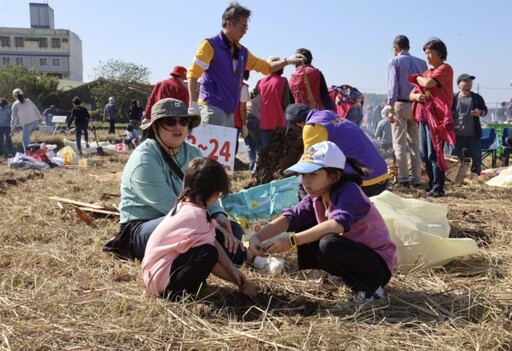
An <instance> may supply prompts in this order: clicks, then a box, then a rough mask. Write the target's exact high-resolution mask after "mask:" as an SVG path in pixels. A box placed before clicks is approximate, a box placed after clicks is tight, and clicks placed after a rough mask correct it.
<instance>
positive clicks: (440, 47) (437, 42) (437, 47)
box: [423, 38, 448, 61]
mask: <svg viewBox="0 0 512 351" xmlns="http://www.w3.org/2000/svg"><path fill="white" fill-rule="evenodd" d="M427 50H434V51H435V52H437V53H438V54H439V57H440V58H441V60H443V61H446V59H447V58H448V49H447V48H446V45H445V44H444V43H443V41H442V40H441V39H439V38H432V39H430V40H429V41H427V43H426V44H425V45H423V52H425V51H427Z"/></svg>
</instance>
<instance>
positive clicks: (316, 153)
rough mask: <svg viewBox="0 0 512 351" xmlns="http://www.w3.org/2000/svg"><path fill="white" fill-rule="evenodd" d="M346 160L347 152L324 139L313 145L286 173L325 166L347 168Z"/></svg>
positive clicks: (307, 170) (313, 169)
mask: <svg viewBox="0 0 512 351" xmlns="http://www.w3.org/2000/svg"><path fill="white" fill-rule="evenodd" d="M346 161H347V158H346V157H345V154H344V153H343V151H341V150H340V148H339V147H338V146H337V145H336V144H335V143H333V142H331V141H322V142H321V143H318V144H315V145H313V146H311V147H310V148H309V149H308V151H306V152H305V153H304V154H303V155H302V157H301V158H300V160H299V162H297V163H296V164H294V165H293V166H291V167H289V168H287V169H286V170H285V171H284V174H290V173H302V174H303V173H311V172H314V171H316V170H318V169H320V168H325V167H329V168H339V169H345V163H346Z"/></svg>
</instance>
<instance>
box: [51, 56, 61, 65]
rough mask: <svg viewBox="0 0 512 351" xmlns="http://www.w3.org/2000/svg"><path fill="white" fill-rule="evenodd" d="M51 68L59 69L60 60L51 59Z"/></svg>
mask: <svg viewBox="0 0 512 351" xmlns="http://www.w3.org/2000/svg"><path fill="white" fill-rule="evenodd" d="M52 66H53V67H59V66H60V58H52Z"/></svg>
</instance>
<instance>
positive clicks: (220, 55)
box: [199, 34, 247, 113]
mask: <svg viewBox="0 0 512 351" xmlns="http://www.w3.org/2000/svg"><path fill="white" fill-rule="evenodd" d="M208 42H209V43H210V45H211V46H212V47H213V51H214V55H213V59H212V61H211V62H210V66H209V67H208V69H207V70H206V71H204V73H203V76H202V78H201V86H200V90H199V99H200V100H203V101H205V102H206V103H208V104H211V105H213V106H216V107H218V108H220V109H221V110H223V111H224V112H226V113H233V112H235V110H236V108H237V106H238V103H239V101H240V83H241V82H242V78H243V74H244V70H245V66H246V64H247V49H246V48H245V47H244V46H240V51H239V54H238V60H237V61H236V69H235V70H234V69H233V62H234V60H233V55H232V54H231V50H230V49H229V47H228V46H227V45H226V43H225V42H224V40H223V38H222V34H218V35H217V36H215V37H212V38H209V39H208Z"/></svg>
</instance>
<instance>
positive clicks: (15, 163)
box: [7, 152, 50, 171]
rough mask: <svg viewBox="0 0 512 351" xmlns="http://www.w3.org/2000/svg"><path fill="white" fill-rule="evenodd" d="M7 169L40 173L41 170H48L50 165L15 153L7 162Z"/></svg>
mask: <svg viewBox="0 0 512 351" xmlns="http://www.w3.org/2000/svg"><path fill="white" fill-rule="evenodd" d="M7 165H8V166H9V168H14V169H37V170H39V171H42V170H43V169H46V168H49V167H50V165H49V164H48V163H46V162H41V161H39V160H37V159H35V158H33V157H31V156H28V155H25V154H22V153H21V152H17V153H16V155H14V157H12V158H10V159H8V160H7Z"/></svg>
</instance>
